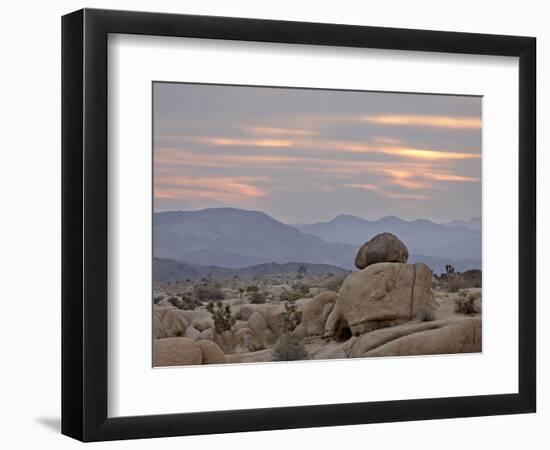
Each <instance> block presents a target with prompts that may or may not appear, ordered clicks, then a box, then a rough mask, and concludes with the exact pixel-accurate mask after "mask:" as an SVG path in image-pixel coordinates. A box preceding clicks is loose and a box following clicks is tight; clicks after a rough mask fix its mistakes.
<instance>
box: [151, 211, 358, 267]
mask: <svg viewBox="0 0 550 450" xmlns="http://www.w3.org/2000/svg"><path fill="white" fill-rule="evenodd" d="M153 220H154V222H153V223H154V227H153V245H154V255H155V257H157V258H166V259H173V260H177V261H182V262H188V263H193V264H199V265H213V266H218V267H227V268H240V267H247V266H251V265H257V264H261V263H266V262H275V263H280V264H282V263H288V262H293V261H300V262H304V263H314V264H330V265H334V266H339V267H345V268H347V267H351V266H352V265H353V260H354V258H355V252H356V251H357V248H356V246H352V245H346V244H342V243H328V242H325V241H323V240H322V239H320V238H319V237H317V236H312V235H309V234H304V233H302V232H300V231H299V230H298V229H297V228H295V227H292V226H289V225H285V224H283V223H281V222H279V221H277V220H275V219H273V218H272V217H270V216H268V215H267V214H264V213H263V212H259V211H246V210H242V209H235V208H212V209H204V210H201V211H170V212H161V213H156V214H155V215H154V219H153Z"/></svg>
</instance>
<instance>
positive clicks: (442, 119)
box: [359, 114, 481, 130]
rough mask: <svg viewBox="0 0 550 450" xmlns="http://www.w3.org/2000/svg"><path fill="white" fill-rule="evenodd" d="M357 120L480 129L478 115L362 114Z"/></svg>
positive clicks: (453, 128) (455, 128)
mask: <svg viewBox="0 0 550 450" xmlns="http://www.w3.org/2000/svg"><path fill="white" fill-rule="evenodd" d="M359 120H361V121H363V122H366V123H372V124H376V125H392V126H407V127H408V126H412V127H435V128H447V129H452V130H480V129H481V118H480V117H460V116H439V115H419V114H410V115H400V114H383V115H372V116H362V117H361V118H360V119H359Z"/></svg>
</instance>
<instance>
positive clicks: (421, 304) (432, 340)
mask: <svg viewBox="0 0 550 450" xmlns="http://www.w3.org/2000/svg"><path fill="white" fill-rule="evenodd" d="M395 239H397V238H395ZM381 243H382V244H381ZM383 243H384V238H383V237H382V238H379V240H378V242H377V243H376V245H375V246H370V245H369V242H367V243H366V244H365V245H364V246H362V247H361V249H360V250H359V253H358V258H359V264H360V266H362V268H361V269H360V270H358V271H347V272H346V271H342V273H332V272H330V271H328V272H327V273H309V271H308V270H307V266H306V265H296V266H293V267H295V270H293V271H292V272H289V273H279V274H273V275H265V276H254V277H247V278H244V277H243V278H241V277H238V276H231V277H229V278H225V279H223V278H222V279H216V278H214V277H203V278H201V279H200V280H191V279H183V280H181V281H174V282H156V283H154V294H153V308H154V337H155V345H156V343H157V342H159V343H160V341H163V340H164V339H168V338H178V339H181V340H182V343H181V345H180V344H177V342H172V341H170V342H171V344H170V346H169V347H166V346H164V344H163V346H162V353H160V354H162V364H165V365H186V364H207V363H216V364H219V363H223V362H225V363H238V362H262V361H295V360H303V359H331V358H356V357H374V356H395V355H413V354H426V353H456V352H475V351H480V350H481V288H480V287H479V286H481V272H480V271H467V272H464V273H458V272H456V271H454V270H453V269H452V268H449V269H448V271H447V272H446V273H444V274H442V275H439V276H436V275H433V274H432V272H431V270H430V269H429V268H428V267H427V266H426V265H424V264H422V263H415V264H407V262H406V258H405V257H404V255H403V250H402V248H401V247H400V246H401V245H403V246H404V244H402V243H400V242H396V241H395V240H394V239H393V238H392V241H391V245H392V247H391V250H392V251H391V252H390V253H388V255H387V258H386V259H390V261H384V258H385V256H384V245H383ZM405 248H406V247H405ZM373 261H374V262H373ZM456 342H460V343H461V345H460V346H456V345H455V344H456ZM176 344H177V345H176ZM184 344H185V345H184ZM398 344H399V345H398ZM165 347H166V348H178V349H180V350H178V351H179V352H180V353H175V354H174V355H173V359H174V360H173V361H172V360H170V361H168V360H167V358H168V356H167V353H166V349H165ZM159 348H160V347H159ZM208 352H209V353H210V354H215V357H205V356H204V355H205V354H206V353H208ZM212 352H214V353H212ZM197 355H202V356H201V357H200V358H199V356H197ZM222 355H223V356H222ZM168 359H169V358H168ZM199 360H200V362H199ZM159 361H160V360H159ZM208 361H209V362H208Z"/></svg>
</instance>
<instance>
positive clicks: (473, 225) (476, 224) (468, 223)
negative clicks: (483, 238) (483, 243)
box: [443, 217, 482, 233]
mask: <svg viewBox="0 0 550 450" xmlns="http://www.w3.org/2000/svg"><path fill="white" fill-rule="evenodd" d="M443 225H445V226H446V227H464V228H468V229H470V230H474V231H479V232H480V233H481V225H482V222H481V217H473V218H471V219H470V220H452V221H451V222H447V223H444V224H443Z"/></svg>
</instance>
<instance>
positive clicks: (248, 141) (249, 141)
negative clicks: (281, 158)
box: [196, 137, 294, 148]
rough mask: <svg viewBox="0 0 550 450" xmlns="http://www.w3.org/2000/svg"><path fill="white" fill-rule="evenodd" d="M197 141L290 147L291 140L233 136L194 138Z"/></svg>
mask: <svg viewBox="0 0 550 450" xmlns="http://www.w3.org/2000/svg"><path fill="white" fill-rule="evenodd" d="M196 140H197V141H198V142H202V143H205V144H210V145H223V146H242V147H275V148H277V147H292V146H293V145H294V142H293V141H290V140H287V139H234V138H209V137H200V138H196Z"/></svg>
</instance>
